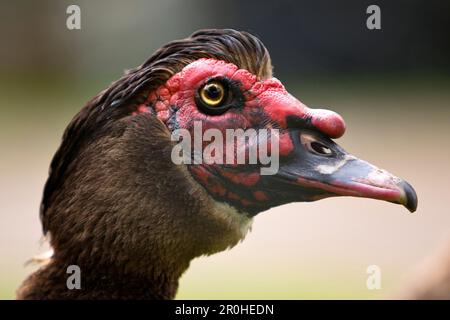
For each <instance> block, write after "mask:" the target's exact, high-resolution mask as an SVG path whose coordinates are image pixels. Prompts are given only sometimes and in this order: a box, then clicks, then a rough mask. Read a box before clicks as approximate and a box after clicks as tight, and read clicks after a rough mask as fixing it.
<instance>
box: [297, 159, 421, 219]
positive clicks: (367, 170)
mask: <svg viewBox="0 0 450 320" xmlns="http://www.w3.org/2000/svg"><path fill="white" fill-rule="evenodd" d="M338 166H339V168H336V166H327V165H324V166H320V165H319V166H318V167H317V171H318V176H319V177H320V178H321V180H322V181H320V180H319V179H318V180H307V179H304V178H299V179H298V183H299V184H302V185H307V186H309V187H313V188H318V189H321V190H323V191H325V192H327V193H330V195H331V196H353V197H362V198H372V199H377V200H384V201H389V202H393V203H397V204H401V205H403V206H405V207H406V208H407V209H408V210H409V211H410V212H414V211H416V209H417V195H416V192H415V191H414V189H413V187H412V186H411V185H410V184H409V183H408V182H406V181H404V180H402V179H400V178H398V177H396V176H394V175H392V174H391V173H389V172H387V171H386V170H382V169H379V168H377V167H375V166H374V165H372V164H370V163H368V162H366V161H363V160H360V159H357V158H355V157H353V156H351V155H348V156H347V157H346V160H342V161H341V162H340V163H339V164H338ZM334 170H335V171H334ZM331 171H334V172H331Z"/></svg>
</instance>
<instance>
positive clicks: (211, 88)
mask: <svg viewBox="0 0 450 320" xmlns="http://www.w3.org/2000/svg"><path fill="white" fill-rule="evenodd" d="M205 93H206V96H207V97H208V98H209V99H211V100H217V99H220V97H221V90H220V88H219V86H217V85H215V84H210V85H208V86H206V88H205Z"/></svg>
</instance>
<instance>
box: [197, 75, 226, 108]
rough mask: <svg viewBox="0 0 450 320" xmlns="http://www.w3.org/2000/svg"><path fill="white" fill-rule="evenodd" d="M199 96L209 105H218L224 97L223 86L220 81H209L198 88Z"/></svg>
mask: <svg viewBox="0 0 450 320" xmlns="http://www.w3.org/2000/svg"><path fill="white" fill-rule="evenodd" d="M200 98H201V99H202V100H203V102H204V103H206V104H207V105H208V106H210V107H216V106H218V105H220V104H221V103H222V102H223V100H224V98H225V88H224V87H223V85H222V84H221V83H220V82H216V81H214V82H210V83H208V84H206V85H205V86H204V87H203V88H202V89H201V90H200Z"/></svg>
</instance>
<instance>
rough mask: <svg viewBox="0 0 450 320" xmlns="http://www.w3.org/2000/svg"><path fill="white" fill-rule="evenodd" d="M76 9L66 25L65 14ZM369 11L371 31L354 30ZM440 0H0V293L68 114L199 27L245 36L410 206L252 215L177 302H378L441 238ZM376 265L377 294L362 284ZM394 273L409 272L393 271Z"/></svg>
mask: <svg viewBox="0 0 450 320" xmlns="http://www.w3.org/2000/svg"><path fill="white" fill-rule="evenodd" d="M70 4H77V5H79V6H80V7H81V26H82V29H81V30H74V31H69V30H67V28H66V18H67V14H66V8H67V6H68V5H70ZM369 4H378V5H379V6H380V7H381V23H382V30H377V31H370V30H368V29H367V28H366V19H367V17H368V15H367V14H366V8H367V6H368V5H369ZM449 12H450V5H449V3H448V2H444V1H415V0H413V1H395V3H393V1H374V2H373V3H372V2H368V1H347V2H345V4H344V3H343V2H342V1H336V2H334V1H323V0H320V1H311V2H306V1H292V2H290V1H284V0H282V1H279V0H277V1H266V2H262V1H239V0H227V1H216V2H214V1H206V0H204V1H203V0H194V1H181V0H180V1H176V0H165V1H137V0H133V1H118V0H114V1H103V0H101V1H87V0H86V1H79V0H74V1H15V2H14V1H5V0H1V2H0V40H1V43H0V143H1V149H0V152H1V157H0V159H1V160H0V161H1V166H0V299H12V298H14V291H15V289H16V288H17V287H18V286H19V284H20V282H21V281H22V280H23V279H24V277H25V276H26V275H27V274H29V273H31V272H32V271H33V268H32V267H25V266H24V263H25V262H26V261H27V260H28V259H29V258H30V257H32V256H33V255H35V254H36V253H39V252H42V251H44V250H45V249H46V246H45V245H42V244H41V242H40V240H41V237H42V235H41V227H40V222H39V219H38V209H39V202H40V199H41V192H42V188H43V184H44V182H45V179H46V177H47V170H48V166H49V163H50V160H51V157H52V156H53V153H54V152H55V150H56V148H57V146H58V144H59V142H60V137H61V135H62V133H63V130H64V128H65V126H66V125H67V123H68V122H69V121H70V119H71V117H72V116H73V115H74V114H75V113H76V112H77V111H78V110H79V109H80V108H81V107H82V106H83V105H84V103H85V102H86V101H87V100H89V99H90V98H91V97H92V96H94V95H95V94H96V93H97V92H99V91H100V90H102V89H103V88H105V87H106V86H108V85H109V83H111V82H112V81H113V80H115V79H117V78H118V77H119V76H120V75H121V74H122V72H123V71H124V70H125V69H127V68H132V67H135V66H137V65H139V64H140V63H142V62H143V61H144V60H145V59H146V58H147V57H148V56H150V55H151V54H152V52H153V51H154V50H156V49H157V48H158V47H159V46H161V45H162V44H164V43H166V42H168V41H171V40H174V39H178V38H183V37H186V36H188V35H189V34H190V33H192V32H193V31H195V30H197V29H200V28H224V27H227V28H234V29H240V30H247V31H250V32H252V33H254V34H256V35H258V36H259V37H260V38H261V39H262V40H263V42H264V43H265V44H266V46H267V47H268V49H269V51H270V52H271V56H272V60H273V63H274V65H275V75H276V77H277V78H279V79H281V80H282V81H283V82H284V84H285V85H286V87H287V89H288V90H289V91H291V92H292V93H293V94H294V95H296V96H297V97H298V98H299V99H300V100H302V101H303V102H304V103H306V104H307V105H310V106H313V107H314V106H321V107H328V108H330V109H332V110H335V111H337V112H339V113H340V114H341V115H342V116H343V117H344V119H345V120H346V122H347V126H348V130H347V133H346V135H345V136H344V137H343V138H341V139H340V140H339V142H340V144H341V145H343V146H344V147H345V148H346V149H347V150H348V151H351V152H352V153H354V154H356V155H358V156H360V157H362V158H364V159H366V160H369V161H370V162H372V163H374V164H377V165H379V166H380V167H382V168H385V169H387V170H389V171H391V172H393V173H395V174H396V175H399V176H401V177H404V178H406V179H407V180H408V181H409V182H410V183H411V184H412V185H413V186H414V187H415V188H416V190H417V193H418V195H419V208H418V211H417V212H416V213H414V214H409V213H408V212H407V210H406V209H404V208H402V207H400V206H396V205H393V204H390V203H384V202H378V201H374V200H367V199H355V198H335V199H327V200H323V201H319V202H315V203H307V204H302V203H296V204H290V205H285V206H282V207H279V208H275V209H272V210H270V211H268V212H265V213H263V214H261V215H259V216H257V217H256V219H255V222H254V226H253V230H252V232H251V233H250V234H249V235H248V237H247V238H246V240H245V241H244V242H243V243H241V244H239V245H238V246H237V247H235V248H234V249H232V250H230V251H227V252H223V253H220V254H216V255H213V256H211V257H202V258H199V259H196V260H195V261H193V263H192V265H191V268H190V269H189V270H188V271H187V272H186V274H185V275H184V276H183V278H182V279H181V284H180V289H179V293H178V296H177V298H180V299H182V298H190V299H197V298H204V299H211V298H238V299H240V298H286V299H315V298H331V299H335V298H343V299H347V298H361V299H372V298H380V297H386V296H389V295H390V294H391V293H392V292H396V290H398V288H401V287H402V286H403V285H404V283H407V282H408V281H411V279H413V280H414V277H412V278H411V276H409V277H408V274H411V272H412V270H413V269H414V268H415V266H417V265H420V264H421V262H422V261H423V260H424V259H426V258H427V257H429V256H430V255H433V252H435V250H437V248H439V247H440V246H441V244H442V243H443V242H444V241H445V239H446V238H448V237H449V236H450V210H449V209H448V208H449V199H450V193H449V191H450V186H449V185H450V184H449V181H450V171H449V163H450V150H449V142H448V140H449V139H450V111H449V110H450V109H449V107H450V106H449V101H450V90H449V89H450V86H449V84H450V76H449V70H450V68H449V67H450V62H449V61H450V60H449V53H450V50H449V46H450V42H449V41H448V31H449V29H450V28H449V24H450V19H449ZM373 264H375V265H378V266H379V267H380V269H381V272H382V288H381V290H368V289H367V287H366V279H367V276H368V275H367V274H366V268H367V267H368V266H369V265H373ZM408 279H409V280H408Z"/></svg>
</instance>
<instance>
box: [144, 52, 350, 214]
mask: <svg viewBox="0 0 450 320" xmlns="http://www.w3.org/2000/svg"><path fill="white" fill-rule="evenodd" d="M212 78H227V79H229V80H231V81H232V82H235V83H238V84H239V89H240V91H241V92H242V95H243V97H244V104H243V107H242V108H238V109H233V108H232V109H229V110H227V111H226V112H225V113H223V114H220V115H208V114H205V113H203V112H202V111H201V110H199V108H198V107H197V105H196V101H195V96H196V93H197V92H198V90H199V88H201V87H202V86H203V85H204V84H205V83H206V82H207V81H208V80H210V79H212ZM149 108H152V109H153V110H154V111H155V113H156V116H157V118H158V119H160V120H161V121H162V122H164V123H165V124H166V125H167V127H168V128H169V129H170V130H174V129H176V128H184V129H187V130H189V131H190V132H191V133H193V123H194V121H196V120H197V121H201V122H202V126H203V130H206V129H209V128H215V129H219V130H220V131H221V132H222V134H223V135H224V136H225V129H238V128H240V129H244V130H245V129H248V128H267V129H268V128H276V129H279V130H280V131H279V132H280V140H279V141H280V142H279V153H280V162H282V161H283V160H282V159H283V157H288V156H289V155H290V154H291V152H292V151H293V148H294V147H293V143H292V141H291V138H290V136H289V133H288V131H287V129H289V128H288V121H287V119H288V117H295V118H299V119H303V120H304V121H305V123H309V125H310V126H311V128H314V129H315V130H317V131H320V132H322V133H323V134H325V135H327V136H329V137H330V138H338V137H340V136H342V135H343V134H344V132H345V123H344V121H343V119H342V117H341V116H339V115H338V114H336V113H334V112H332V111H328V110H320V109H310V108H308V107H306V106H305V105H304V104H303V103H301V102H300V101H298V100H297V99H296V98H294V97H293V96H292V95H290V94H289V93H288V92H287V91H286V90H285V88H284V86H283V85H282V84H281V82H280V81H279V80H277V79H276V78H270V79H258V78H257V77H256V76H255V75H253V74H251V73H250V72H248V71H247V70H244V69H238V67H237V66H235V65H234V64H231V63H226V62H224V61H220V60H215V59H199V60H197V61H195V62H193V63H191V64H189V65H187V66H186V67H185V68H183V70H182V71H180V72H179V73H177V74H175V75H174V76H172V77H171V78H170V79H169V80H168V81H167V82H166V83H165V84H164V85H162V86H160V87H159V88H158V89H156V90H155V91H153V92H151V93H150V94H149V96H148V99H147V101H146V103H145V104H142V105H140V106H139V107H138V109H137V110H136V112H137V113H139V112H148V111H149ZM206 144H208V143H206ZM189 169H190V171H191V173H192V175H193V176H194V178H195V179H196V180H197V181H198V182H199V183H201V184H202V185H203V186H204V187H205V188H206V189H207V190H208V191H209V193H210V194H212V195H213V196H214V197H216V198H218V199H219V200H224V201H228V202H232V203H234V204H236V203H237V204H239V205H240V206H243V207H244V208H245V207H249V206H252V205H259V204H260V203H261V202H264V201H268V200H269V199H270V195H269V194H268V193H267V192H266V191H264V190H262V189H260V186H259V182H260V180H261V176H260V167H259V166H257V165H253V166H251V165H245V164H243V165H237V166H234V167H233V166H229V165H218V164H210V165H207V164H195V165H190V166H189ZM243 187H245V188H243ZM233 190H234V191H236V190H241V191H242V192H233Z"/></svg>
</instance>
